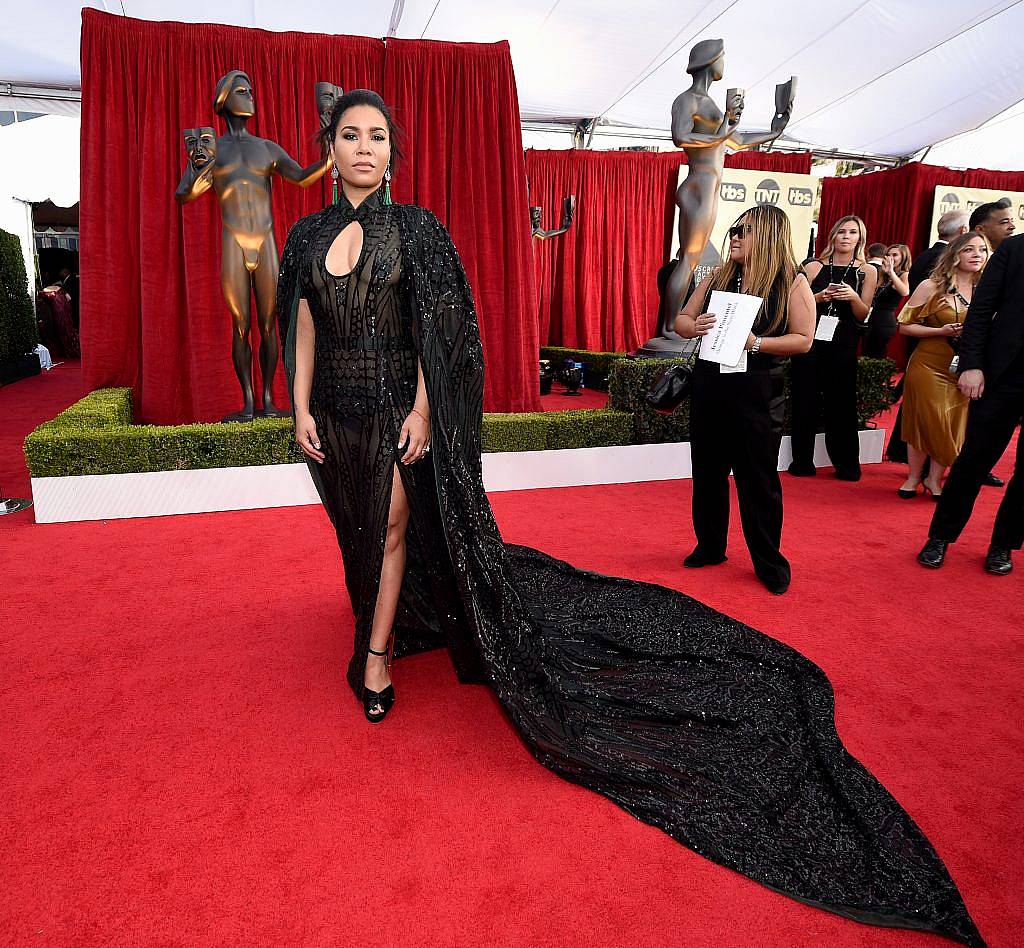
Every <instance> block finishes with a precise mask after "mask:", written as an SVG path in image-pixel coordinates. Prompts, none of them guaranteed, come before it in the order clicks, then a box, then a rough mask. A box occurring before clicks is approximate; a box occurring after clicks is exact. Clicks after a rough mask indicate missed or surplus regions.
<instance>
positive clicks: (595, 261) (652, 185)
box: [526, 149, 811, 352]
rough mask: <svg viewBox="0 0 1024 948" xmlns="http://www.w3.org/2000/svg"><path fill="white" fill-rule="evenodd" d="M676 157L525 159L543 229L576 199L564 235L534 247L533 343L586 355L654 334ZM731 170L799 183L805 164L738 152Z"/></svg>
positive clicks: (536, 155) (575, 154) (564, 154)
mask: <svg viewBox="0 0 1024 948" xmlns="http://www.w3.org/2000/svg"><path fill="white" fill-rule="evenodd" d="M685 162H686V155H685V154H683V153H682V152H661V153H652V152H597V151H584V150H576V151H538V150H534V149H530V150H529V151H527V152H526V174H527V178H528V179H529V186H530V204H532V205H540V206H541V207H543V209H544V217H543V226H544V227H546V228H549V229H550V228H552V227H557V226H559V223H560V220H561V214H562V201H563V200H564V199H565V198H566V197H567V196H568V195H570V194H575V195H576V218H575V221H574V223H573V225H572V227H571V228H570V229H569V230H568V231H567V232H566V233H565V234H563V235H561V236H559V237H556V238H554V239H552V240H546V241H534V245H533V250H534V266H535V268H536V273H537V286H538V294H539V297H540V304H539V305H540V313H539V321H540V339H541V341H542V344H544V345H562V346H569V347H571V348H580V349H589V350H592V351H605V352H627V351H630V350H632V349H636V348H637V347H638V346H641V345H643V343H644V342H646V341H647V339H649V338H650V336H651V334H652V333H653V331H654V329H655V326H656V322H657V311H658V299H659V297H658V287H657V274H658V270H659V269H660V268H661V267H662V266H663V265H664V263H665V262H666V260H667V259H668V256H669V254H670V253H671V247H672V228H673V226H674V219H675V192H676V187H677V184H678V176H679V167H680V165H682V164H685ZM726 165H727V166H728V167H732V168H753V169H759V170H764V171H778V172H792V173H795V174H807V173H808V172H809V171H810V168H811V156H810V154H809V153H807V152H803V153H800V154H775V153H771V152H769V153H760V152H740V153H739V154H737V155H732V156H730V157H729V158H728V159H726Z"/></svg>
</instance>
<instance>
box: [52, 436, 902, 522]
mask: <svg viewBox="0 0 1024 948" xmlns="http://www.w3.org/2000/svg"><path fill="white" fill-rule="evenodd" d="M884 445H885V429H884V428H876V429H873V430H870V431H862V432H861V433H860V460H861V464H877V463H878V462H879V461H881V460H882V450H883V447H884ZM792 458H793V452H792V447H791V445H790V439H789V438H788V437H785V438H783V439H782V449H781V450H780V452H779V470H780V471H781V470H784V469H785V468H787V467H788V466H789V462H790V461H791V460H792ZM814 463H815V464H816V465H817V466H818V467H824V466H826V465H827V464H828V463H829V462H828V455H827V453H826V452H825V439H824V435H818V440H817V444H816V446H815V451H814ZM691 476H692V470H691V466H690V445H689V442H685V441H683V442H679V443H676V444H635V445H624V446H621V447H614V448H577V449H574V450H568V451H527V452H513V453H507V454H485V455H484V487H486V489H487V490H488V491H506V490H531V489H534V488H540V487H582V486H584V485H588V484H630V483H635V482H638V481H666V480H677V479H679V478H687V477H691ZM32 495H33V498H34V500H35V508H34V509H35V516H36V522H37V523H63V522H66V521H71V520H119V519H123V518H126V517H163V516H169V515H172V514H188V513H208V512H210V511H215V510H251V509H254V508H259V507H296V506H300V505H302V504H316V503H319V502H320V498H319V497H318V496H317V493H316V489H315V488H314V487H313V481H312V479H311V478H310V476H309V471H308V469H307V468H306V465H305V464H268V465H264V466H261V467H220V468H210V469H208V470H202V471H154V472H149V473H144V474H86V475H82V476H80V477H34V478H32Z"/></svg>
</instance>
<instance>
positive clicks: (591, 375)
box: [540, 346, 626, 392]
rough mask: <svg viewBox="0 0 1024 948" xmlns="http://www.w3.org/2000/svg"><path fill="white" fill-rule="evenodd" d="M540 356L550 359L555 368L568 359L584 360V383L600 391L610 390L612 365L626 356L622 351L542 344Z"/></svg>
mask: <svg viewBox="0 0 1024 948" xmlns="http://www.w3.org/2000/svg"><path fill="white" fill-rule="evenodd" d="M540 357H541V358H542V359H550V360H551V364H552V366H553V367H554V368H555V369H559V368H561V367H562V365H563V363H564V362H565V360H566V359H573V360H574V361H576V362H582V363H583V366H584V368H583V384H584V385H585V386H586V387H587V388H593V389H596V390H597V391H599V392H607V391H608V377H609V376H610V375H611V371H612V366H613V365H614V364H615V363H616V362H618V361H620V360H621V359H624V358H626V356H625V353H622V352H587V351H586V350H585V349H565V348H563V347H562V346H541V350H540Z"/></svg>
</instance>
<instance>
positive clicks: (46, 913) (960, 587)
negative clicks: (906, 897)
mask: <svg viewBox="0 0 1024 948" xmlns="http://www.w3.org/2000/svg"><path fill="white" fill-rule="evenodd" d="M61 371H64V376H63V378H62V376H61V375H60V374H56V373H55V374H53V375H50V376H46V377H43V378H41V379H36V380H30V381H26V382H20V383H18V384H17V385H14V386H10V387H9V388H6V389H3V390H0V417H2V418H3V427H4V433H3V441H2V442H0V448H2V450H3V452H4V454H3V457H2V458H0V464H2V467H0V471H3V472H4V477H5V483H6V478H7V477H9V476H11V472H12V471H16V470H17V469H18V466H19V461H18V458H17V457H16V456H15V457H12V456H11V451H12V447H14V446H15V445H16V443H17V442H18V440H19V439H20V436H21V435H22V434H23V433H24V431H27V430H28V429H29V428H31V427H32V425H33V424H35V423H36V422H37V421H39V420H41V419H42V418H43V417H49V416H50V415H52V414H53V413H54V411H55V410H56V409H57V408H59V407H61V406H60V405H59V404H55V402H59V401H61V399H62V398H63V399H64V400H65V401H71V400H73V398H74V396H75V395H76V394H77V392H75V391H73V390H74V389H75V384H74V379H73V375H74V373H73V370H72V369H67V370H58V372H61ZM61 385H63V386H64V388H63V389H60V390H59V389H58V386H61ZM59 391H60V392H63V395H60V396H58V392H59ZM29 415H31V417H29ZM1007 460H1008V459H1004V462H1003V463H1002V464H1001V465H1000V467H999V468H998V470H999V472H1000V473H1002V474H1004V475H1008V473H1009V470H1008V464H1007ZM18 476H20V477H21V478H22V479H23V481H24V477H25V476H24V473H21V474H20V475H18ZM13 483H14V484H15V487H16V491H14V492H17V490H21V489H23V488H22V487H18V481H17V478H15V481H14V482H13ZM899 483H900V474H899V471H898V470H897V469H896V468H895V467H894V466H891V465H878V466H872V467H868V468H866V475H865V478H864V480H863V481H862V482H861V483H860V484H857V485H849V484H840V483H839V482H837V481H835V480H833V479H832V478H831V477H828V476H819V477H818V478H817V479H816V480H813V481H799V482H794V481H792V480H789V479H787V480H786V483H785V487H786V497H787V522H786V537H785V548H786V551H787V553H788V554H789V555H790V557H791V558H792V560H793V562H794V567H795V582H794V586H793V589H792V590H791V592H790V594H789V595H788V596H786V597H784V598H782V599H777V598H775V597H772V596H770V595H768V594H767V593H766V592H764V591H763V590H762V589H761V587H760V586H759V585H758V584H757V582H756V581H755V580H754V578H753V576H752V574H751V572H750V568H749V561H748V560H747V557H746V553H745V551H744V549H743V547H742V539H741V538H740V537H739V535H738V533H737V534H736V536H734V538H733V541H732V544H731V547H730V555H731V559H730V561H729V562H728V563H727V564H726V565H725V566H723V567H720V568H717V569H714V570H704V571H698V572H684V571H683V570H682V569H681V568H680V567H679V560H680V558H681V556H682V555H683V554H684V553H685V552H687V551H688V550H689V548H690V545H691V543H692V534H691V530H690V521H689V511H688V506H689V497H690V487H689V484H688V482H685V481H680V482H672V483H659V484H641V485H625V486H617V487H601V488H580V489H572V490H549V491H532V492H524V493H509V494H502V495H495V496H494V497H493V501H494V505H495V509H496V512H497V515H498V519H499V521H500V522H501V524H502V526H503V528H504V530H505V532H506V537H507V539H508V540H510V541H515V542H523V543H530V544H532V545H535V546H537V547H540V548H541V549H544V550H547V551H548V552H551V553H553V554H555V555H558V556H562V557H564V558H567V559H570V560H572V561H573V562H576V563H578V564H579V565H581V566H586V567H591V568H595V569H598V570H602V571H606V572H612V573H620V574H622V575H627V576H632V577H636V578H641V579H645V580H653V581H655V582H661V583H665V584H668V585H672V586H675V587H676V588H679V589H684V590H685V591H687V592H689V593H691V594H693V595H695V596H696V597H698V598H699V599H702V600H704V601H705V602H708V603H710V604H712V605H714V606H716V607H718V608H720V609H722V610H723V611H725V612H728V613H730V614H732V615H735V616H737V617H738V618H741V619H743V620H745V621H747V622H749V623H751V624H752V625H754V626H756V627H758V628H760V629H762V630H764V631H765V632H768V633H771V634H773V635H776V636H777V637H779V638H781V639H783V640H784V641H786V642H789V643H790V644H792V645H794V646H795V647H797V648H799V649H800V650H802V651H803V652H804V653H805V654H807V655H809V656H810V657H811V658H813V659H814V660H815V661H817V662H818V663H820V664H821V665H822V666H823V667H824V668H825V669H826V670H827V672H828V674H829V675H830V676H831V678H832V681H833V682H834V684H835V687H836V691H837V697H838V723H839V729H840V733H841V734H842V735H843V737H844V739H845V740H846V742H847V745H848V747H849V748H850V750H851V751H852V752H853V753H854V754H856V755H857V756H858V757H860V758H861V759H862V760H863V761H864V762H865V763H866V764H867V765H868V766H869V767H871V769H872V770H873V771H874V772H875V773H876V774H877V775H878V776H879V777H880V778H881V780H882V781H883V782H884V783H885V784H886V785H887V786H888V787H889V788H890V789H891V790H892V791H893V793H894V794H895V795H896V796H897V797H898V798H899V799H900V801H901V802H902V803H903V804H904V806H906V808H907V809H908V810H909V811H910V813H911V814H912V815H913V816H914V817H915V819H917V820H918V822H919V823H920V824H921V826H922V828H923V829H924V830H925V832H926V833H928V835H929V836H930V838H931V839H932V841H933V842H934V844H935V845H936V847H937V848H938V850H939V851H940V853H941V854H942V855H943V857H944V858H945V860H946V862H947V864H948V866H949V867H950V870H951V871H952V873H953V875H954V877H955V878H956V879H957V881H958V883H959V884H960V887H961V889H962V891H963V893H964V897H965V899H966V901H967V904H968V906H969V907H970V908H971V910H972V912H973V913H974V916H975V918H976V920H977V922H978V924H979V926H980V928H981V930H982V933H983V934H984V935H985V936H986V937H987V938H988V939H989V940H990V944H992V945H994V946H1011V945H1017V944H1020V934H1019V933H1020V931H1021V930H1022V928H1024V910H1022V908H1021V905H1020V898H1019V895H1020V888H1021V886H1020V881H1021V875H1022V869H1024V857H1022V855H1021V850H1020V832H1021V823H1022V811H1021V804H1020V787H1021V784H1022V781H1024V766H1022V750H1021V741H1020V721H1021V720H1022V718H1024V707H1022V704H1024V700H1022V690H1021V687H1020V675H1021V655H1022V635H1024V631H1022V628H1021V625H1022V624H1021V622H1020V602H1021V592H1022V588H1024V587H1022V583H1024V560H1022V559H1021V558H1020V557H1018V558H1017V572H1016V573H1015V574H1014V575H1012V576H1010V577H1006V578H1002V579H999V578H995V577H990V576H987V575H985V574H983V573H982V572H981V568H980V557H981V555H982V553H983V551H984V543H985V540H986V539H987V531H988V530H989V528H990V526H991V522H992V517H993V514H994V508H995V504H996V502H997V501H998V499H999V497H1000V495H1001V492H1000V491H993V490H989V489H986V490H985V491H984V493H983V496H982V501H981V502H980V503H979V505H978V509H977V511H976V516H975V519H974V521H973V523H972V526H971V527H970V529H969V530H968V533H967V535H966V536H965V537H964V539H963V541H962V542H961V543H960V544H958V545H957V546H956V547H955V548H954V549H953V551H952V552H951V554H950V557H949V560H948V563H947V566H946V568H945V569H943V570H942V571H939V572H934V573H932V572H927V571H925V570H923V569H921V568H919V567H918V566H917V565H916V564H915V563H914V562H913V555H914V553H915V552H916V550H917V548H918V545H919V543H920V542H921V539H922V537H923V536H924V533H925V528H926V525H927V521H928V516H929V514H930V513H931V509H932V508H931V504H930V502H929V501H926V500H920V501H917V502H904V501H900V500H899V499H898V498H897V497H896V495H895V487H896V486H897V485H898V484H899ZM26 486H27V485H26ZM0 549H2V551H3V573H2V575H3V581H4V587H5V591H6V596H5V598H4V603H3V605H2V606H0V646H2V649H3V655H4V659H5V660H4V662H3V665H2V671H0V689H2V702H3V708H4V714H3V716H2V724H0V748H2V758H0V762H2V767H3V782H4V793H3V814H4V819H3V821H2V822H0V826H2V835H0V841H2V844H3V846H2V852H3V855H2V857H0V860H2V871H3V879H4V886H3V888H4V894H3V899H2V900H0V942H2V943H4V944H14V945H21V944H37V945H75V946H79V945H104V946H106V945H190V946H191V945H257V944H258V945H275V946H276V945H360V944H366V945H378V944H380V945H384V944H398V945H488V946H489V945H508V946H513V945H514V946H524V945H543V946H563V945H564V946H568V945H594V946H608V945H627V944H628V945H634V944H643V945H651V946H669V945H673V946H679V945H685V946H744V948H745V946H760V945H766V946H767V945H771V946H776V945H783V946H790V945H807V946H810V945H815V946H821V945H828V946H852V945H906V946H911V945H922V946H924V945H927V944H932V945H939V944H942V943H943V942H941V940H939V939H937V938H934V937H930V936H924V935H917V934H912V933H906V932H892V931H887V930H882V929H874V928H868V927H864V926H860V925H858V924H856V923H854V922H849V921H846V920H843V919H840V918H837V917H834V916H830V915H828V914H826V913H824V912H820V911H817V910H814V909H811V908H808V907H805V906H802V905H798V904H796V903H795V902H792V901H790V900H788V899H786V898H784V897H782V896H779V895H776V894H774V893H772V892H769V891H767V890H765V889H763V888H761V887H759V886H757V885H756V884H754V883H752V882H749V881H747V880H746V879H744V878H742V877H740V876H738V875H736V874H734V873H732V872H729V871H727V870H724V869H721V868H719V867H717V866H714V865H712V864H711V863H709V862H707V861H706V860H704V859H702V858H700V857H698V856H696V855H694V854H692V853H690V852H689V851H688V850H686V849H684V848H683V847H682V846H680V845H678V844H677V843H675V842H673V841H672V840H670V839H669V838H668V837H666V836H664V835H663V834H661V833H660V832H658V831H657V830H654V829H651V828H649V827H647V826H644V825H643V824H640V823H638V822H637V821H636V820H634V819H632V818H631V817H629V816H627V815H626V814H625V813H623V812H622V811H621V810H619V809H618V808H617V807H615V806H614V805H613V804H611V803H609V802H608V801H606V800H604V799H602V798H601V797H598V796H596V795H594V794H591V793H589V792H587V791H585V790H581V789H579V788H576V787H574V786H571V785H570V784H568V783H565V782H563V781H561V780H560V779H558V778H557V777H555V776H554V775H552V774H550V773H548V772H547V771H546V770H544V769H543V768H542V767H541V766H540V765H539V764H537V763H535V762H534V761H533V759H532V758H531V757H529V756H528V754H527V753H526V751H525V750H524V748H523V747H522V745H521V744H520V743H519V741H518V739H517V738H516V736H515V733H514V731H513V730H512V728H511V727H510V725H509V724H508V723H507V721H506V720H505V718H504V716H503V714H502V712H501V710H500V708H499V707H498V706H497V704H496V703H495V701H494V700H493V699H492V698H491V696H490V694H489V692H488V691H487V690H486V689H484V688H479V687H460V686H458V685H457V684H456V682H455V678H454V676H453V674H452V671H451V668H450V664H449V662H448V660H447V659H446V657H445V656H444V655H443V654H440V653H435V654H431V655H427V656H420V657H417V658H412V659H407V660H404V661H402V662H400V663H399V665H398V667H397V671H396V681H397V690H398V694H399V701H398V704H397V706H396V708H395V711H394V712H392V716H391V717H390V718H389V720H388V721H387V722H386V723H385V724H384V725H382V726H380V727H377V728H374V727H371V726H370V725H368V724H366V722H365V721H364V720H363V718H362V716H361V713H360V711H359V709H358V708H357V706H356V704H355V702H354V700H353V699H352V697H351V696H350V694H349V692H348V691H347V689H346V688H345V686H344V684H343V667H344V663H345V661H346V660H347V656H348V650H349V649H350V646H351V632H350V629H351V617H350V614H349V611H348V605H347V603H346V601H345V596H344V593H343V590H342V585H341V581H342V579H341V559H340V555H339V553H338V550H337V547H336V546H335V544H334V541H333V538H332V534H331V530H330V528H329V526H328V523H327V519H326V517H325V516H324V514H323V512H322V511H321V510H320V509H319V508H315V507H306V508H293V509H282V510H264V511H247V512H237V513H225V514H208V515H201V516H192V517H178V518H161V519H156V518H155V519H150V520H134V521H118V522H109V523H84V524H54V525H47V526H38V525H35V524H34V523H33V521H32V518H31V512H25V513H21V514H17V515H14V516H11V517H6V518H0ZM1015 617H1016V618H1015ZM1015 931H1016V932H1017V933H1018V934H1017V935H1014V934H1013V932H1015Z"/></svg>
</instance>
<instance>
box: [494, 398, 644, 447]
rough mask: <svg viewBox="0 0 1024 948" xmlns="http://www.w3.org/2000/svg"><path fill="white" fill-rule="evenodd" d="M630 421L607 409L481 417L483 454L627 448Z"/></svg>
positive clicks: (619, 413) (621, 413) (618, 412)
mask: <svg viewBox="0 0 1024 948" xmlns="http://www.w3.org/2000/svg"><path fill="white" fill-rule="evenodd" d="M632 430H633V418H632V416H631V415H629V414H628V413H626V412H621V411H613V410H611V409H608V408H590V409H587V408H584V409H576V410H570V411H538V412H525V413H522V414H485V415H484V430H483V449H484V453H490V452H495V451H544V450H548V451H551V450H558V449H562V448H604V447H609V446H611V445H616V444H629V442H630V436H631V434H632Z"/></svg>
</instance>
